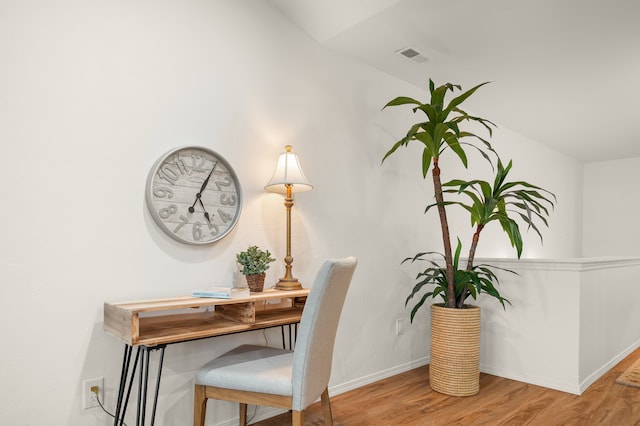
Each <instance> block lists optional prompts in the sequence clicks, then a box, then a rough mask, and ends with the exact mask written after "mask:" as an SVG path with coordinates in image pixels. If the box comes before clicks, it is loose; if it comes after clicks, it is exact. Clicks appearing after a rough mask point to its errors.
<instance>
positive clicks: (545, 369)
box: [477, 258, 640, 394]
mask: <svg viewBox="0 0 640 426" xmlns="http://www.w3.org/2000/svg"><path fill="white" fill-rule="evenodd" d="M477 262H478V263H479V262H482V263H486V264H490V265H494V266H498V267H502V268H506V269H510V270H513V271H515V272H517V274H518V275H514V274H509V273H506V272H504V273H503V272H500V273H499V276H500V280H501V285H500V290H501V292H502V293H503V294H508V295H509V297H508V298H509V300H510V301H511V303H512V305H511V306H509V307H508V308H507V309H502V307H501V305H500V304H499V303H497V302H496V301H494V300H490V299H488V298H484V299H482V300H481V301H480V302H479V303H478V304H479V305H480V306H481V308H482V315H481V316H482V337H481V354H480V369H481V371H484V372H487V373H490V374H494V375H498V376H501V377H507V378H510V379H514V380H519V381H522V382H526V383H532V384H535V385H539V386H545V387H549V388H553V389H558V390H561V391H565V392H571V393H574V394H581V393H582V392H583V391H584V390H585V389H587V388H588V387H589V386H590V385H591V384H593V383H594V382H595V381H596V380H597V379H598V378H600V377H601V376H602V375H604V374H605V373H606V372H607V371H608V370H609V369H611V368H612V367H614V366H615V365H616V364H617V363H618V362H620V361H621V360H622V359H624V357H625V356H627V355H628V354H629V353H631V352H633V350H635V349H636V348H637V347H638V346H639V345H640V330H639V329H638V327H637V324H638V323H639V322H640V311H638V309H634V306H635V304H636V301H635V299H634V298H633V297H628V295H629V294H633V293H634V292H635V289H636V288H637V284H636V282H635V280H634V277H636V276H637V275H638V273H639V272H640V258H633V259H632V258H579V259H561V260H558V259H554V260H544V259H525V260H520V261H515V260H506V259H477ZM605 282H606V288H607V294H608V295H609V296H611V297H606V298H603V297H602V288H603V283H605Z"/></svg>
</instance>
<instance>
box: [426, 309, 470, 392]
mask: <svg viewBox="0 0 640 426" xmlns="http://www.w3.org/2000/svg"><path fill="white" fill-rule="evenodd" d="M479 364H480V307H478V306H470V305H465V307H464V308H463V309H450V308H445V307H443V306H442V304H434V305H431V363H430V364H429V382H430V385H431V388H432V389H433V390H434V391H436V392H440V393H443V394H445V395H451V396H470V395H475V394H477V393H478V392H479V390H480V367H479Z"/></svg>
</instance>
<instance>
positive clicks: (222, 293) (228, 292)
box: [191, 287, 251, 299]
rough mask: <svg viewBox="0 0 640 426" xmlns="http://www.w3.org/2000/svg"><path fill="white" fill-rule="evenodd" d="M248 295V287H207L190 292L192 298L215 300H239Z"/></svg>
mask: <svg viewBox="0 0 640 426" xmlns="http://www.w3.org/2000/svg"><path fill="white" fill-rule="evenodd" d="M250 294H251V293H250V291H249V287H209V288H205V289H202V290H193V291H192V292H191V296H193V297H213V298H216V299H239V298H242V297H247V296H249V295H250Z"/></svg>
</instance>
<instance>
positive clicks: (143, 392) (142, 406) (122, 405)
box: [113, 344, 166, 426]
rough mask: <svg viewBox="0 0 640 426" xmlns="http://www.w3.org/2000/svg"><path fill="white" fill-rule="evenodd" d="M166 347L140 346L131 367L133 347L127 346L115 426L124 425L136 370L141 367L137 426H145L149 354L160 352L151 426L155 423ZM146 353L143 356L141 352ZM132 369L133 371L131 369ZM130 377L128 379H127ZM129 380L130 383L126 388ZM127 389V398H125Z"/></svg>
mask: <svg viewBox="0 0 640 426" xmlns="http://www.w3.org/2000/svg"><path fill="white" fill-rule="evenodd" d="M165 347H166V345H160V346H155V347H148V346H138V351H137V352H136V358H135V361H134V362H133V365H132V367H131V362H130V361H131V351H132V347H131V346H130V345H128V344H125V352H124V358H123V361H122V372H121V374H120V386H119V389H118V403H117V407H116V414H115V417H114V423H113V424H114V426H121V425H123V424H124V417H125V414H126V413H127V405H128V404H129V397H130V396H131V389H132V388H133V382H134V379H135V375H136V369H137V368H138V366H139V367H140V373H139V376H138V404H137V411H136V425H138V426H144V423H145V420H146V419H145V417H146V407H147V391H148V382H149V354H150V352H151V351H153V350H158V349H159V350H160V359H159V363H158V376H157V381H156V388H155V395H154V398H153V411H152V413H151V425H153V424H154V422H155V417H156V408H157V406H158V394H159V392H160V377H161V375H162V364H163V363H164V350H165ZM143 351H144V353H143V354H142V356H140V355H141V352H143ZM130 368H131V371H129V369H130ZM127 376H128V377H127ZM127 378H128V381H129V384H128V386H126V382H127ZM125 388H126V397H125Z"/></svg>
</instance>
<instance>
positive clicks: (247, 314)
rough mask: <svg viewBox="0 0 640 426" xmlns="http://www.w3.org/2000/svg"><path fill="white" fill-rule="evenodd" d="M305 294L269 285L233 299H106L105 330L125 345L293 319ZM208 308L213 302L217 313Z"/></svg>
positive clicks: (215, 333) (188, 337) (305, 291)
mask: <svg viewBox="0 0 640 426" xmlns="http://www.w3.org/2000/svg"><path fill="white" fill-rule="evenodd" d="M308 294H309V289H302V290H294V291H281V290H273V289H268V290H265V291H263V292H260V293H252V294H251V295H250V296H248V297H243V298H238V299H214V298H198V297H190V296H178V297H172V298H163V299H148V300H141V301H130V302H120V303H109V302H107V303H105V304H104V330H105V331H106V332H107V333H109V334H111V335H113V336H115V337H117V338H118V339H120V340H122V341H124V342H125V343H128V344H130V345H147V346H153V345H160V344H165V343H176V342H180V341H187V340H193V339H200V338H204V337H213V336H220V335H224V334H230V333H237V332H241V331H250V330H253V329H261V328H268V327H274V326H278V325H286V324H293V323H296V322H298V321H299V320H300V317H301V315H302V309H303V307H304V303H302V302H303V301H304V300H305V299H306V296H307V295H308ZM270 300H275V301H277V303H274V304H271V303H268V302H269V301H270ZM256 305H257V306H256ZM211 307H214V309H215V308H216V307H217V309H218V314H217V315H215V314H214V312H211V311H210V309H211ZM220 307H222V308H223V309H220ZM256 308H258V309H256ZM221 312H223V313H221ZM225 316H226V317H227V318H225ZM229 318H232V319H234V321H230V319H229Z"/></svg>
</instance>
